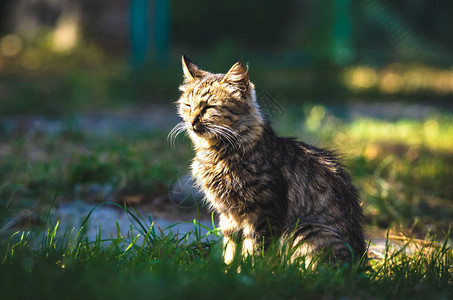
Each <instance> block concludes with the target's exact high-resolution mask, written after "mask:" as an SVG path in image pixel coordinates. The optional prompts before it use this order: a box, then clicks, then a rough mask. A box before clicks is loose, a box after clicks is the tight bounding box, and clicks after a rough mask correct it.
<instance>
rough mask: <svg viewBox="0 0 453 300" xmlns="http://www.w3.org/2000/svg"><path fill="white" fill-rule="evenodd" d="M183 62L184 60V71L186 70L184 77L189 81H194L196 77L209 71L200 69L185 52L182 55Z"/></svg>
mask: <svg viewBox="0 0 453 300" xmlns="http://www.w3.org/2000/svg"><path fill="white" fill-rule="evenodd" d="M181 62H182V71H183V72H184V79H185V80H187V81H192V80H194V79H195V78H201V77H203V76H205V75H206V74H207V73H208V72H205V71H202V70H200V69H199V68H198V67H197V66H196V65H195V64H194V63H193V62H192V61H190V59H188V58H187V56H185V55H184V54H183V55H182V58H181Z"/></svg>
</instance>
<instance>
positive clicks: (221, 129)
mask: <svg viewBox="0 0 453 300" xmlns="http://www.w3.org/2000/svg"><path fill="white" fill-rule="evenodd" d="M212 128H213V129H214V130H215V131H216V132H217V133H218V136H219V137H220V138H225V139H226V140H227V142H228V143H229V144H230V145H231V147H232V148H233V149H237V150H239V149H240V148H241V146H243V143H242V141H241V140H240V139H238V138H237V137H236V136H235V135H234V134H233V133H234V132H233V131H232V130H231V129H230V128H227V127H225V126H219V125H212Z"/></svg>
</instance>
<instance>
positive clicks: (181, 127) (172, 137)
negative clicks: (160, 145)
mask: <svg viewBox="0 0 453 300" xmlns="http://www.w3.org/2000/svg"><path fill="white" fill-rule="evenodd" d="M186 129H187V128H186V124H185V123H184V122H179V123H178V124H176V125H175V127H173V129H172V130H170V132H169V133H168V136H167V141H169V142H170V145H171V147H172V148H175V142H176V138H177V136H178V135H179V134H180V133H181V132H183V131H186V133H187V130H186Z"/></svg>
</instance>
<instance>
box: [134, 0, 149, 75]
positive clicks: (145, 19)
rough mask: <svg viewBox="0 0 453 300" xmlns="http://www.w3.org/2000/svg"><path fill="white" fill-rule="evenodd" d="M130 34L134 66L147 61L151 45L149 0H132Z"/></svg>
mask: <svg viewBox="0 0 453 300" xmlns="http://www.w3.org/2000/svg"><path fill="white" fill-rule="evenodd" d="M130 34H131V46H132V65H133V67H134V68H137V67H140V66H142V65H143V64H144V63H145V60H146V55H147V53H148V46H149V37H150V32H149V10H148V0H131V3H130Z"/></svg>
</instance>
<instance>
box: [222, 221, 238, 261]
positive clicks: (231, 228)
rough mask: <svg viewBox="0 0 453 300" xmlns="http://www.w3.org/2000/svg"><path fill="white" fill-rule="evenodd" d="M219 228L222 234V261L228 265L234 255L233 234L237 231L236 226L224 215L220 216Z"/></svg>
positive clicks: (234, 243) (234, 242)
mask: <svg viewBox="0 0 453 300" xmlns="http://www.w3.org/2000/svg"><path fill="white" fill-rule="evenodd" d="M219 226H220V229H221V230H222V233H223V260H224V261H225V263H226V264H230V263H231V262H232V261H233V259H234V256H235V254H236V247H237V244H236V241H235V240H234V237H233V235H234V233H235V232H236V231H237V228H238V225H237V223H236V222H235V221H234V220H233V218H231V217H229V216H228V215H225V214H220V220H219Z"/></svg>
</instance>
